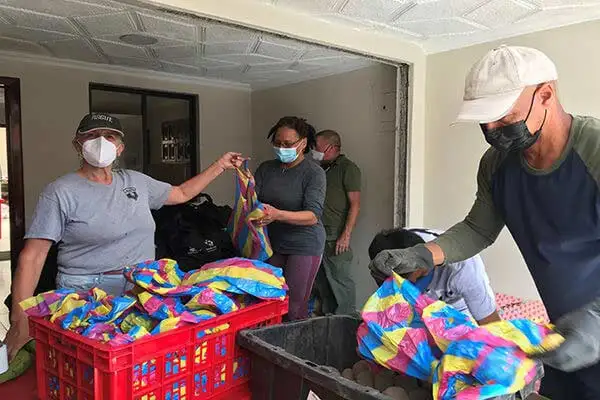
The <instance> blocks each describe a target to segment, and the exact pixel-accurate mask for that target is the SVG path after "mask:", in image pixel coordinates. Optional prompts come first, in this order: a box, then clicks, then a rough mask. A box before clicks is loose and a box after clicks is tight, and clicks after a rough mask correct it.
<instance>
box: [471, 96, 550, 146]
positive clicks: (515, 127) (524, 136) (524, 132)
mask: <svg viewBox="0 0 600 400" xmlns="http://www.w3.org/2000/svg"><path fill="white" fill-rule="evenodd" d="M536 93H537V89H536V90H535V92H533V97H532V98H531V105H530V106H529V111H528V112H527V116H526V117H525V119H524V120H522V121H518V122H515V123H514V124H510V125H505V126H500V127H498V128H494V129H486V127H485V125H483V124H482V125H481V130H482V131H483V135H484V136H485V140H486V142H488V143H489V144H491V145H492V146H493V147H495V148H496V149H498V150H500V151H502V152H506V153H508V152H513V151H523V150H525V149H527V148H529V147H530V146H532V145H533V144H534V143H535V142H536V141H537V140H538V138H539V137H540V134H541V133H542V128H543V126H544V122H546V114H547V110H545V111H544V120H543V121H542V124H541V125H540V128H539V129H538V130H537V131H535V132H534V133H531V132H530V131H529V128H527V124H526V122H527V119H528V118H529V114H531V110H532V108H533V101H534V100H535V94H536Z"/></svg>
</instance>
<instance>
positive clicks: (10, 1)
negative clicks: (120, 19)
mask: <svg viewBox="0 0 600 400" xmlns="http://www.w3.org/2000/svg"><path fill="white" fill-rule="evenodd" d="M0 3H4V4H6V5H9V6H13V7H17V8H24V9H27V10H33V11H37V12H41V13H45V14H51V15H57V16H62V17H80V16H87V15H98V14H106V13H114V12H116V11H118V10H124V9H125V8H126V6H125V5H122V4H119V3H116V2H112V1H110V2H109V1H102V0H89V1H78V0H2V1H1V2H0Z"/></svg>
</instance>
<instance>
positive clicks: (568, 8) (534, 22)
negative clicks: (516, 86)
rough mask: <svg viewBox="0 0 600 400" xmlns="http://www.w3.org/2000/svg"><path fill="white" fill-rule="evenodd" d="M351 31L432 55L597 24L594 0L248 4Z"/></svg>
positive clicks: (599, 9)
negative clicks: (372, 34) (384, 36)
mask: <svg viewBox="0 0 600 400" xmlns="http://www.w3.org/2000/svg"><path fill="white" fill-rule="evenodd" d="M248 1H253V2H256V3H263V4H264V3H267V4H270V5H273V6H275V7H286V8H291V9H294V10H296V11H300V12H303V13H307V14H310V15H314V16H315V17H316V18H319V19H322V20H326V21H329V22H338V23H342V24H348V25H350V26H352V27H353V28H356V29H361V30H369V31H377V32H381V33H385V34H391V35H395V36H399V37H401V38H403V39H405V40H408V41H410V42H413V43H417V44H418V45H420V46H421V47H422V48H423V50H424V51H425V52H426V53H435V52H441V51H446V50H451V49H456V48H460V47H466V46H470V45H473V44H477V43H484V42H489V41H493V40H498V39H504V38H507V37H511V36H516V35H520V34H524V33H531V32H535V31H541V30H545V29H550V28H556V27H560V26H564V25H569V24H575V23H579V22H585V21H590V20H594V19H599V18H600V0H248Z"/></svg>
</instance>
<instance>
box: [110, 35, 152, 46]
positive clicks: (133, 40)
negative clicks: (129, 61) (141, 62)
mask: <svg viewBox="0 0 600 400" xmlns="http://www.w3.org/2000/svg"><path fill="white" fill-rule="evenodd" d="M119 40H121V41H122V42H124V43H127V44H132V45H134V46H151V45H153V44H156V43H158V39H157V38H155V37H153V36H149V35H142V34H139V33H129V34H127V35H121V36H119Z"/></svg>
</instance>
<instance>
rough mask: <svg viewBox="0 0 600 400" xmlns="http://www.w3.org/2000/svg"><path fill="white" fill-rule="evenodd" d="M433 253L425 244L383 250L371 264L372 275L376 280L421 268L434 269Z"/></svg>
mask: <svg viewBox="0 0 600 400" xmlns="http://www.w3.org/2000/svg"><path fill="white" fill-rule="evenodd" d="M434 267H435V265H434V264H433V254H431V251H429V250H428V249H427V247H425V245H423V244H418V245H416V246H413V247H410V248H408V249H393V250H383V251H381V252H379V254H377V256H376V257H375V258H374V259H373V260H372V261H371V263H370V264H369V269H370V270H371V275H372V276H373V278H375V280H376V281H383V280H385V279H387V278H388V277H390V276H391V275H392V271H394V272H396V273H397V274H407V273H410V272H413V271H416V270H418V269H420V268H425V269H427V270H429V271H430V270H432V269H433V268H434Z"/></svg>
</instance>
